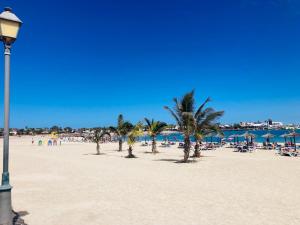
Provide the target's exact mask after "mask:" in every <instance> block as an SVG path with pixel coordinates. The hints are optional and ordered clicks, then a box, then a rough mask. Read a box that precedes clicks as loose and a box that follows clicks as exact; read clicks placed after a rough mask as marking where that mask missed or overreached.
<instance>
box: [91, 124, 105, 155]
mask: <svg viewBox="0 0 300 225" xmlns="http://www.w3.org/2000/svg"><path fill="white" fill-rule="evenodd" d="M105 135H107V136H109V137H110V133H109V132H108V131H107V130H106V129H98V128H97V129H95V130H94V132H93V133H92V135H91V136H90V138H89V139H90V140H91V141H92V142H94V143H96V145H97V146H96V150H97V155H100V142H101V141H102V139H103V138H104V136H105Z"/></svg>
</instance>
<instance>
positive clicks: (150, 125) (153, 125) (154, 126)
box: [145, 118, 167, 153]
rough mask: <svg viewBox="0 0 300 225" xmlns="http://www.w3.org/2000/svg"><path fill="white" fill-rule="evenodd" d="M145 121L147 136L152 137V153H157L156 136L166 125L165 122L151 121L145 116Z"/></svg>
mask: <svg viewBox="0 0 300 225" xmlns="http://www.w3.org/2000/svg"><path fill="white" fill-rule="evenodd" d="M145 121H146V129H147V131H148V134H149V136H150V137H151V138H152V153H158V151H157V147H156V137H157V135H159V134H160V133H161V132H163V130H164V129H165V128H166V127H167V124H166V123H164V122H160V121H154V119H152V120H151V121H150V120H149V119H147V118H145Z"/></svg>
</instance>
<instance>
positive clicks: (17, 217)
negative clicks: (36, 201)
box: [13, 211, 29, 225]
mask: <svg viewBox="0 0 300 225" xmlns="http://www.w3.org/2000/svg"><path fill="white" fill-rule="evenodd" d="M13 213H14V219H13V225H27V224H26V223H25V221H24V219H23V218H22V217H24V216H27V215H29V212H27V211H19V212H15V211H13Z"/></svg>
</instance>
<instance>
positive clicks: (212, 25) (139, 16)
mask: <svg viewBox="0 0 300 225" xmlns="http://www.w3.org/2000/svg"><path fill="white" fill-rule="evenodd" d="M262 2H263V3H262ZM4 6H11V7H12V8H13V10H14V11H15V13H16V14H17V15H18V16H19V17H20V18H21V19H22V20H23V22H24V26H23V27H22V29H21V31H20V35H19V40H17V42H16V43H15V45H14V47H13V54H12V79H11V88H12V89H11V90H12V92H11V95H12V96H11V102H12V104H11V125H12V126H13V127H24V126H29V127H44V126H52V125H60V126H73V127H91V126H102V125H110V124H115V120H116V117H117V115H118V114H119V113H123V114H124V116H125V118H127V119H130V120H133V121H137V120H140V119H143V118H144V117H145V116H147V117H150V118H152V117H153V118H155V119H159V120H165V121H167V122H172V119H171V117H170V116H169V114H168V113H167V112H165V111H164V110H163V106H164V105H169V106H171V105H172V98H173V97H176V96H178V97H179V96H181V95H182V94H184V93H185V92H187V91H189V90H191V89H193V88H195V89H196V94H197V102H198V103H199V104H200V103H201V102H202V101H203V100H204V99H205V98H206V97H207V96H211V97H212V99H213V100H214V101H213V102H212V104H211V106H213V107H215V108H216V109H220V110H221V109H222V110H225V111H226V115H225V116H224V118H223V119H222V122H238V121H243V120H251V121H256V120H265V119H267V118H273V119H274V120H279V121H284V122H296V123H299V122H300V104H299V103H300V92H299V86H300V3H299V1H296V0H265V1H260V0H235V1H233V0H226V1H225V0H223V1H221V0H219V1H217V0H210V1H206V0H194V1H190V0H184V1H182V0H149V1H138V0H135V1H133V0H127V1H123V0H107V1H101V0H100V1H96V0H94V1H91V0H85V1H58V0H43V1H32V0H26V1H13V0H2V1H1V3H0V7H1V8H3V7H4ZM0 71H3V63H1V64H0ZM2 77H3V76H2ZM0 84H1V90H3V78H1V83H0ZM0 104H1V115H0V116H1V117H0V118H1V120H0V122H1V124H2V117H3V116H2V111H3V91H1V95H0Z"/></svg>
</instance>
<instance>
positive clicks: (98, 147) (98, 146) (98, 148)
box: [96, 143, 100, 155]
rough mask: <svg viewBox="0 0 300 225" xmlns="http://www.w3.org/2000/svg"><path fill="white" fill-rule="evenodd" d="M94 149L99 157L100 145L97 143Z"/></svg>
mask: <svg viewBox="0 0 300 225" xmlns="http://www.w3.org/2000/svg"><path fill="white" fill-rule="evenodd" d="M96 149H97V155H100V145H99V143H97V147H96Z"/></svg>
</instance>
